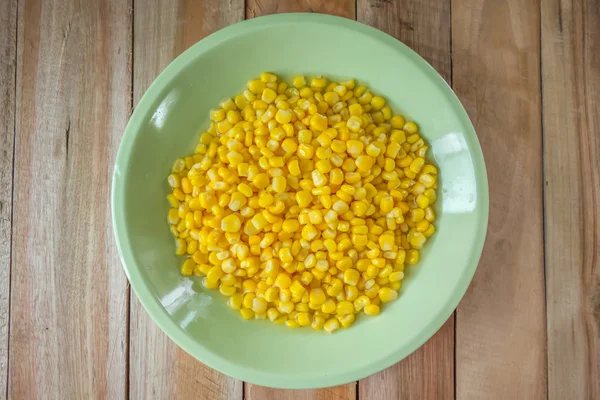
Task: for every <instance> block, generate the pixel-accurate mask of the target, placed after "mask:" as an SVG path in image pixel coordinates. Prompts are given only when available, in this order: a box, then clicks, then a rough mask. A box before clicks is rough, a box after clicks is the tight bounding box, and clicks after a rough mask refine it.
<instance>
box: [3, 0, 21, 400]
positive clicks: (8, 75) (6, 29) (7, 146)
mask: <svg viewBox="0 0 600 400" xmlns="http://www.w3.org/2000/svg"><path fill="white" fill-rule="evenodd" d="M16 60H17V1H16V0H11V1H3V2H1V3H0V65H1V66H2V67H1V68H0V93H2V97H0V397H3V398H6V395H7V391H6V389H7V383H8V325H9V297H10V258H11V257H10V249H11V227H12V224H11V222H12V187H13V185H12V183H13V181H12V176H13V153H14V139H15V85H16V76H15V67H16Z"/></svg>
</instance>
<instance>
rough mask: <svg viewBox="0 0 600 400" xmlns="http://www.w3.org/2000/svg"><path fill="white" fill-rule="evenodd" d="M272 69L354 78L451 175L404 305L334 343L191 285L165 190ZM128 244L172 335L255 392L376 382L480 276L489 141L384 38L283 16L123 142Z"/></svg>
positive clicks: (171, 87) (157, 87)
mask: <svg viewBox="0 0 600 400" xmlns="http://www.w3.org/2000/svg"><path fill="white" fill-rule="evenodd" d="M263 71H271V72H274V73H277V74H278V75H280V76H284V77H286V78H289V77H291V76H293V75H295V74H303V75H304V74H306V75H309V76H310V75H317V74H323V75H325V76H327V77H334V78H336V79H337V78H339V79H342V78H356V79H358V80H359V81H362V82H364V83H365V84H367V85H368V86H369V87H370V88H371V89H372V90H373V91H374V92H375V93H378V94H381V95H383V96H385V97H386V98H387V99H388V102H389V103H390V104H391V106H392V108H393V110H394V111H396V112H401V113H402V114H404V115H406V116H407V117H408V118H410V119H412V120H415V121H417V122H418V123H419V125H420V127H421V131H422V134H423V136H424V137H425V138H426V139H427V140H428V141H429V143H430V145H431V150H432V151H431V152H430V153H432V154H433V157H434V158H435V162H436V163H437V164H438V166H439V170H440V180H441V182H440V188H439V191H438V196H439V197H438V201H437V203H436V205H437V208H438V210H437V212H438V219H437V221H436V227H437V233H436V234H435V235H434V236H433V239H432V240H430V241H429V242H428V243H427V246H426V249H425V250H424V251H423V254H422V259H421V262H420V263H419V264H418V265H415V266H407V270H406V278H405V281H404V285H403V286H402V289H401V291H400V297H399V298H398V300H396V301H394V302H392V303H389V304H387V305H386V306H385V307H384V308H383V310H382V313H381V314H380V315H379V316H378V317H366V316H361V317H359V318H358V319H357V322H356V323H355V324H354V326H352V327H351V328H350V329H346V330H344V329H342V330H340V331H337V332H336V333H335V334H333V335H330V334H327V333H324V332H323V331H318V332H317V331H313V330H312V329H310V328H304V329H288V328H285V327H284V326H279V325H274V324H272V323H270V322H268V321H244V320H242V318H241V316H240V314H239V313H238V312H237V311H232V310H230V309H228V307H227V306H226V304H225V301H226V299H225V298H224V296H222V295H221V294H220V293H219V292H218V291H214V290H206V289H204V288H203V287H202V285H201V284H200V281H199V278H191V279H190V278H185V277H182V276H181V275H180V273H179V267H180V264H181V262H182V259H181V258H180V257H177V256H175V255H174V250H175V245H174V240H173V238H172V237H171V233H170V231H169V227H168V225H167V222H166V215H167V210H168V209H169V205H168V203H167V201H166V199H165V196H166V195H167V193H168V185H167V183H166V178H167V175H168V174H169V171H170V167H171V165H172V164H173V161H174V160H175V159H176V158H177V157H181V156H182V155H186V154H190V153H192V152H193V149H194V145H195V143H196V142H197V140H198V137H199V134H200V132H202V130H203V128H204V129H205V128H206V127H207V125H208V111H209V109H210V108H212V107H214V106H215V105H216V104H218V102H219V101H220V100H222V99H223V98H225V97H231V96H233V95H234V94H237V93H239V92H241V91H242V90H243V89H244V88H245V84H246V81H248V80H249V79H251V78H254V77H257V76H258V75H259V74H260V73H261V72H263ZM112 213H113V224H114V229H115V236H116V242H117V246H118V248H119V252H120V255H121V260H122V263H123V266H124V268H125V272H126V274H127V277H128V278H129V281H130V282H131V286H132V287H133V289H134V291H135V293H136V294H137V296H138V298H139V299H140V301H141V302H142V304H143V305H144V307H145V308H146V310H147V311H148V313H149V314H150V316H151V317H152V318H153V319H154V321H155V322H156V323H157V324H158V325H159V326H160V327H161V329H162V330H163V331H165V333H166V334H167V335H168V336H169V337H170V338H171V339H173V341H175V343H177V344H178V345H179V346H181V347H182V348H183V349H184V350H186V351H187V352H188V353H190V354H191V355H193V356H194V357H196V358H197V359H198V360H200V361H202V362H203V363H204V364H206V365H208V366H210V367H212V368H214V369H216V370H218V371H220V372H223V373H225V374H227V375H230V376H232V377H234V378H237V379H241V380H244V381H247V382H251V383H255V384H259V385H264V386H271V387H279V388H317V387H326V386H333V385H339V384H343V383H347V382H351V381H354V380H357V379H361V378H364V377H366V376H368V375H370V374H373V373H375V372H377V371H380V370H382V369H384V368H386V367H388V366H390V365H392V364H394V363H396V362H398V361H400V360H401V359H403V358H404V357H406V356H407V355H409V354H410V353H411V352H413V351H415V350H416V349H417V348H419V346H421V345H422V344H423V343H425V342H426V341H427V340H428V339H429V338H430V337H431V336H432V335H433V334H434V333H435V332H436V331H437V330H438V329H439V328H440V327H441V326H442V324H443V323H444V322H445V321H446V319H447V318H448V317H449V316H450V315H451V314H452V312H453V310H454V309H455V308H456V306H457V305H458V302H459V301H460V299H461V297H462V296H463V295H464V293H465V291H466V289H467V287H468V286H469V283H470V281H471V279H472V277H473V274H474V272H475V269H476V267H477V262H478V260H479V257H480V255H481V250H482V247H483V242H484V239H485V234H486V228H487V218H488V186H487V179H486V171H485V165H484V161H483V156H482V153H481V148H480V146H479V142H478V141H477V136H476V134H475V131H474V129H473V126H472V125H471V122H470V121H469V118H468V116H467V113H466V112H465V110H464V109H463V107H462V106H461V104H460V102H459V100H458V99H457V98H456V96H455V95H454V93H453V92H452V90H451V89H450V88H449V87H448V85H447V84H446V83H445V82H444V80H443V79H442V78H441V77H440V76H439V75H438V74H437V73H436V72H435V70H434V69H433V68H431V67H430V66H429V65H428V64H427V63H426V62H425V61H424V60H423V59H422V58H421V57H419V56H418V55H417V54H416V53H414V52H413V51H411V50H410V49H409V48H408V47H406V46H405V45H403V44H402V43H400V42H399V41H397V40H395V39H394V38H392V37H391V36H388V35H386V34H384V33H382V32H380V31H378V30H376V29H373V28H370V27H368V26H366V25H362V24H359V23H357V22H354V21H350V20H346V19H342V18H337V17H332V16H326V15H318V14H283V15H272V16H268V17H261V18H256V19H251V20H248V21H244V22H241V23H238V24H235V25H232V26H229V27H228V28H225V29H223V30H221V31H219V32H217V33H215V34H213V35H211V36H209V37H207V38H206V39H204V40H202V41H200V42H199V43H197V44H196V45H194V46H192V47H191V48H190V49H189V50H187V51H186V52H185V53H183V54H182V55H181V56H179V57H178V58H177V59H176V60H175V61H173V62H172V63H171V64H170V65H169V66H168V67H167V68H166V69H165V70H164V71H163V72H162V73H161V74H160V76H159V77H158V78H157V79H156V81H154V83H153V84H152V85H151V86H150V88H149V89H148V91H147V92H146V94H144V96H143V97H142V99H141V100H140V102H139V104H138V105H137V107H136V108H135V111H134V113H133V115H132V117H131V120H130V121H129V124H128V125H127V129H126V130H125V133H124V135H123V139H122V142H121V146H120V148H119V153H118V156H117V162H116V165H115V172H114V177H113V187H112Z"/></svg>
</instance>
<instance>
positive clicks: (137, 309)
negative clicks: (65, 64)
mask: <svg viewBox="0 0 600 400" xmlns="http://www.w3.org/2000/svg"><path fill="white" fill-rule="evenodd" d="M135 5H136V7H135V9H134V71H133V75H134V79H133V92H134V104H136V103H137V102H138V100H139V99H140V98H141V96H142V95H143V94H144V92H145V91H146V89H147V88H148V86H149V85H150V84H151V83H152V81H153V80H154V79H155V78H156V77H157V76H158V74H159V73H160V72H161V71H162V70H163V69H164V68H165V67H166V66H167V65H168V64H169V63H170V62H171V61H172V60H173V59H174V58H175V57H177V56H178V55H179V54H180V53H181V52H183V51H184V50H185V49H187V48H188V47H190V46H191V45H192V44H194V43H196V42H197V41H198V40H200V39H202V38H203V37H205V36H207V35H209V34H210V33H212V32H214V31H216V30H217V29H220V28H223V27H225V26H227V25H230V24H233V23H235V22H238V21H241V20H243V18H244V2H243V0H230V1H227V2H224V1H220V0H208V1H193V0H180V1H179V2H173V1H169V0H152V1H146V2H143V3H142V4H140V6H137V3H136V4H135ZM130 322H131V329H130V345H131V355H130V396H131V398H132V399H171V398H181V399H184V398H185V399H187V398H196V399H205V400H206V399H211V400H212V399H224V400H225V399H226V400H235V399H241V398H242V391H243V385H242V382H240V381H236V380H235V379H232V378H229V377H227V376H225V375H222V374H220V373H218V372H217V371H214V370H212V369H210V368H208V367H206V366H204V365H203V364H201V363H200V362H199V361H197V360H196V359H195V358H193V357H192V356H190V355H189V354H187V353H186V352H185V351H183V350H181V349H180V348H179V347H178V346H177V345H176V344H175V343H173V342H172V341H171V340H170V339H169V338H168V337H167V336H166V335H165V334H164V333H163V332H162V331H161V330H160V328H158V326H156V324H155V323H154V322H153V321H152V319H151V318H150V316H149V315H148V314H147V313H146V311H145V310H144V308H143V307H142V305H141V304H140V303H139V301H138V299H137V298H136V297H135V294H134V293H133V292H132V293H131V317H130Z"/></svg>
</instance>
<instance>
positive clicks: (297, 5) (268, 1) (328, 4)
mask: <svg viewBox="0 0 600 400" xmlns="http://www.w3.org/2000/svg"><path fill="white" fill-rule="evenodd" d="M285 12H316V13H323V14H333V15H338V16H342V17H345V18H349V19H355V18H356V6H355V2H354V0H332V1H324V0H286V1H278V0H247V1H246V18H254V17H260V16H263V15H269V14H276V13H285ZM244 393H245V398H246V399H247V400H330V399H331V400H333V399H335V400H356V383H349V384H347V385H342V386H336V387H333V388H327V389H317V390H282V389H271V388H267V387H263V386H258V385H251V384H249V383H245V391H244Z"/></svg>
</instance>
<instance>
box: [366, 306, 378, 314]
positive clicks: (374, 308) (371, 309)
mask: <svg viewBox="0 0 600 400" xmlns="http://www.w3.org/2000/svg"><path fill="white" fill-rule="evenodd" d="M363 310H364V312H365V314H367V315H372V316H374V315H378V314H379V306H378V305H376V304H367V305H366V306H365V308H363Z"/></svg>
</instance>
